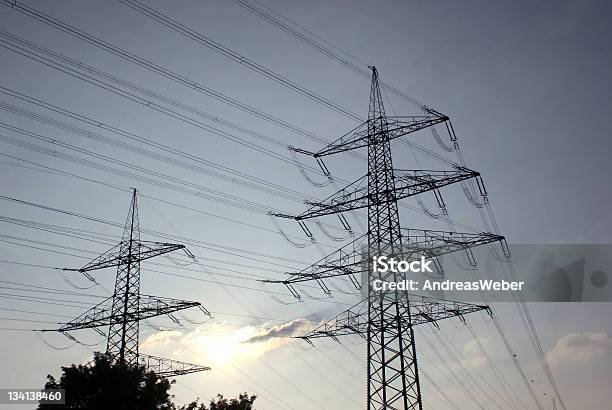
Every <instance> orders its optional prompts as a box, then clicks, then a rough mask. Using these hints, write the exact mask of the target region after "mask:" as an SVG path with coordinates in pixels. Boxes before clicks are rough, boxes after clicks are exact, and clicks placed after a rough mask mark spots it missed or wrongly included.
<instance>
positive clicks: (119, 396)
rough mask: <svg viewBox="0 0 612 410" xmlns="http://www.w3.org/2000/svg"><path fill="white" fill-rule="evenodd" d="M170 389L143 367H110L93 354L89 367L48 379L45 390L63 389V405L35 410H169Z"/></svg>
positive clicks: (67, 369) (74, 368)
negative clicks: (64, 401) (64, 394)
mask: <svg viewBox="0 0 612 410" xmlns="http://www.w3.org/2000/svg"><path fill="white" fill-rule="evenodd" d="M170 385H171V382H170V381H169V380H168V379H166V378H159V377H157V376H156V375H155V373H153V372H147V371H146V369H145V368H144V366H128V365H121V364H114V363H113V362H112V361H111V360H109V357H108V356H106V355H104V354H101V353H95V354H94V360H93V363H92V364H91V365H74V364H73V365H72V366H70V367H62V376H61V378H60V380H59V381H57V380H56V379H55V378H54V377H53V376H51V375H48V376H47V382H46V383H45V389H65V390H66V403H65V404H63V405H62V404H40V405H39V407H38V409H40V410H62V409H88V410H98V409H99V410H102V409H121V410H123V409H125V410H128V409H130V410H136V409H143V410H144V409H147V410H149V409H151V410H173V409H175V407H174V405H173V404H172V402H171V401H170V398H171V396H170V395H169V393H168V390H170Z"/></svg>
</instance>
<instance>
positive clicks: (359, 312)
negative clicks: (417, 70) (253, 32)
mask: <svg viewBox="0 0 612 410" xmlns="http://www.w3.org/2000/svg"><path fill="white" fill-rule="evenodd" d="M371 68H372V83H371V89H370V106H369V113H368V120H367V121H366V122H364V123H363V124H361V125H360V126H359V127H357V128H356V129H354V130H353V131H351V132H349V133H348V134H345V135H344V136H342V137H341V138H339V139H338V140H336V141H334V142H332V143H330V144H329V145H327V146H326V147H325V148H323V149H322V150H320V151H318V152H314V153H313V152H309V151H306V150H302V149H295V151H297V152H299V153H302V154H307V155H312V156H313V157H314V158H315V159H316V160H317V162H318V163H319V165H320V166H321V169H322V170H323V172H324V173H326V174H328V171H327V167H326V166H325V165H324V164H323V161H322V159H323V157H325V156H328V155H332V154H337V153H341V152H346V151H350V150H354V149H358V148H367V153H368V172H367V174H366V175H365V176H364V177H362V178H360V179H358V180H357V181H355V182H353V183H352V184H350V185H348V186H347V187H346V188H344V189H342V190H340V191H339V192H337V193H335V194H333V195H331V196H330V197H328V198H326V199H324V200H323V201H321V202H309V203H308V204H309V205H310V208H309V209H308V210H306V211H305V212H303V213H301V214H299V215H297V216H291V215H287V214H278V213H272V214H271V215H274V216H279V217H285V218H292V219H295V220H296V221H298V223H299V224H300V226H301V227H302V229H304V231H305V232H306V234H307V235H308V236H311V234H310V231H309V230H308V227H307V226H306V224H305V223H304V221H305V220H308V219H311V218H316V217H321V216H325V215H332V214H336V215H338V216H339V217H340V220H341V222H342V224H343V225H344V227H348V222H347V221H346V218H345V217H344V216H342V213H343V212H347V211H352V210H356V209H362V208H367V210H368V212H367V215H368V231H367V233H366V234H365V235H364V236H362V237H360V238H358V239H356V240H355V241H353V242H351V243H350V244H348V245H346V246H345V247H343V248H341V249H339V250H338V251H336V252H334V253H332V254H330V255H328V256H326V257H324V258H323V259H321V260H320V261H318V262H316V263H314V264H313V265H311V266H309V267H307V268H306V269H304V270H302V271H300V272H292V273H289V275H290V276H289V278H288V279H286V280H281V281H269V282H277V283H284V284H285V285H287V287H288V288H289V290H290V291H291V293H292V294H293V295H294V296H296V297H298V298H299V293H298V292H297V290H296V289H295V287H294V285H295V284H297V283H300V282H305V281H316V282H318V284H319V285H320V286H321V287H322V289H323V291H324V292H326V293H329V289H328V288H327V287H326V285H325V283H324V282H323V280H324V279H328V278H332V277H338V276H347V277H349V278H350V279H351V281H352V282H353V283H354V284H355V285H356V286H358V282H357V279H356V275H357V274H358V273H364V272H367V273H368V274H367V275H368V280H367V282H368V289H367V296H366V297H365V298H364V300H362V301H361V302H359V303H358V304H357V305H355V306H353V307H352V308H350V309H348V310H347V311H345V312H344V313H342V314H340V315H339V316H337V317H336V318H334V319H332V320H330V321H328V322H327V323H324V324H323V325H321V326H319V327H318V328H316V329H314V330H312V331H310V332H309V333H307V334H306V335H304V336H302V337H301V338H303V339H306V340H308V341H310V339H315V338H320V337H332V338H334V339H336V338H337V337H338V336H344V335H349V334H359V335H361V336H362V337H364V338H365V339H366V340H367V363H368V365H367V378H368V383H367V408H368V410H378V409H422V399H421V389H420V381H419V372H418V367H417V352H416V347H415V340H414V326H417V325H419V324H423V323H434V324H435V323H436V322H437V321H439V320H442V319H446V318H451V317H460V318H461V317H462V316H463V315H465V314H467V313H472V312H476V311H480V310H488V307H487V306H480V305H474V304H469V303H460V302H453V301H446V300H441V299H435V298H430V297H425V296H414V295H409V294H408V293H407V292H406V291H391V290H388V289H384V288H383V289H381V290H374V289H373V288H372V286H371V284H372V282H373V281H374V280H376V279H378V280H382V281H385V282H399V281H402V280H404V279H405V276H404V274H401V273H398V272H393V271H391V270H389V271H387V272H385V273H380V272H372V269H371V268H372V266H371V264H372V257H373V256H382V255H385V256H388V257H389V258H391V257H393V258H395V259H398V260H402V259H404V260H405V259H407V258H410V257H411V256H415V255H423V256H426V257H430V258H434V262H435V264H436V267H437V268H438V271H440V272H441V265H440V264H439V262H438V261H437V257H438V256H441V255H444V254H447V253H451V252H457V251H465V252H466V253H467V255H468V259H469V260H470V262H472V263H475V260H474V257H473V255H472V253H471V250H470V248H472V247H474V246H478V245H483V244H486V243H491V242H495V241H501V242H502V245H503V243H504V242H503V241H504V238H503V237H502V236H499V235H494V234H490V233H477V234H469V233H457V232H442V231H428V230H418V229H402V228H401V227H400V221H399V213H398V201H399V200H402V199H404V198H408V197H411V196H414V195H418V194H420V193H423V192H427V191H433V192H434V194H435V195H436V198H437V199H438V202H439V203H440V201H441V196H440V194H439V192H438V190H439V189H440V188H442V187H445V186H447V185H451V184H455V183H458V182H461V181H466V180H469V179H476V182H477V184H478V187H479V189H480V192H481V194H483V195H486V191H484V185H483V184H482V181H481V180H480V174H479V173H478V172H476V171H472V170H470V169H467V168H465V167H461V166H458V165H457V166H455V169H454V170H452V171H429V170H405V169H396V168H394V167H393V161H392V156H391V141H392V140H393V139H396V138H399V137H401V136H405V135H407V134H411V133H413V132H416V131H419V130H422V129H425V128H428V127H431V126H434V125H436V124H440V123H444V122H446V121H448V117H446V116H444V115H442V114H440V113H438V112H437V111H435V110H432V109H429V108H424V112H425V114H424V115H422V116H411V117H400V118H390V117H387V116H386V114H385V110H384V105H383V101H382V96H381V92H380V87H379V83H378V73H377V71H376V68H375V67H371ZM364 249H365V251H364Z"/></svg>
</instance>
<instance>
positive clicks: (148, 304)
mask: <svg viewBox="0 0 612 410" xmlns="http://www.w3.org/2000/svg"><path fill="white" fill-rule="evenodd" d="M177 250H183V251H184V252H185V253H186V254H187V256H189V257H190V258H193V259H195V258H194V256H193V255H192V254H191V253H190V252H189V251H188V250H187V249H186V248H185V245H181V244H174V243H165V242H152V241H142V240H140V222H139V217H138V201H137V191H136V189H134V190H133V192H132V202H131V204H130V210H129V213H128V217H127V220H126V222H125V226H124V229H123V235H122V237H121V241H120V242H119V243H118V244H117V245H115V246H114V247H112V248H111V249H110V250H108V251H107V252H105V253H103V254H102V255H100V256H99V257H97V258H95V259H93V260H92V261H91V262H89V263H87V264H86V265H85V266H83V267H81V268H79V269H68V268H65V269H64V270H67V271H76V272H80V273H82V274H83V275H85V276H86V277H87V278H88V279H90V280H91V281H92V282H94V283H97V281H96V280H95V279H94V278H93V276H91V275H90V272H92V271H97V270H101V269H107V268H116V269H117V275H116V278H115V289H114V292H113V295H112V296H111V297H110V298H108V299H106V300H104V301H102V302H101V303H99V304H98V305H96V306H94V307H93V308H91V309H89V310H88V311H86V312H85V313H83V314H82V315H80V316H78V317H77V318H76V319H74V320H71V321H70V322H68V323H65V324H63V325H62V326H61V327H60V328H58V329H53V330H43V331H57V332H61V333H63V334H65V335H66V336H68V337H72V336H70V335H69V333H67V332H70V331H74V330H78V329H96V331H98V332H101V331H100V329H99V328H100V327H104V326H108V339H107V344H106V354H107V355H108V356H109V357H110V358H112V360H113V361H115V362H117V363H119V364H128V365H138V364H142V363H143V361H144V363H145V364H146V365H147V366H148V364H151V365H152V367H150V368H149V369H150V370H153V371H155V372H157V371H160V372H161V373H160V374H159V375H160V376H163V375H167V374H168V375H180V374H187V373H193V372H198V371H202V370H209V368H208V367H205V366H199V365H194V364H189V363H183V362H178V361H174V360H170V359H162V358H159V357H155V356H149V355H143V354H140V352H139V336H140V322H141V321H142V320H146V319H149V318H152V317H155V316H161V315H168V317H170V318H171V319H172V320H173V321H175V322H176V321H178V319H176V318H174V317H173V316H172V313H173V312H177V311H180V310H184V309H189V308H192V307H199V308H200V309H201V310H202V311H203V312H204V313H205V314H207V315H209V316H210V313H209V312H208V311H206V309H204V308H203V307H202V306H201V304H200V303H199V302H191V301H186V300H179V299H171V298H164V297H156V296H149V295H142V294H141V293H140V263H141V262H142V261H144V260H147V259H151V258H154V257H156V256H160V255H164V254H167V253H170V252H174V251H177Z"/></svg>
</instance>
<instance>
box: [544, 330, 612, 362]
mask: <svg viewBox="0 0 612 410" xmlns="http://www.w3.org/2000/svg"><path fill="white" fill-rule="evenodd" d="M606 356H608V357H612V337H610V335H608V333H607V332H582V333H568V334H566V335H564V336H562V337H561V338H560V339H559V340H558V341H557V345H556V346H555V347H554V348H553V349H552V350H551V351H550V352H548V354H547V357H548V360H550V361H551V362H552V363H557V364H559V363H577V362H578V363H587V362H589V361H591V360H593V359H594V358H598V357H606Z"/></svg>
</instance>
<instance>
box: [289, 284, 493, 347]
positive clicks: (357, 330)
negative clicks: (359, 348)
mask: <svg viewBox="0 0 612 410" xmlns="http://www.w3.org/2000/svg"><path fill="white" fill-rule="evenodd" d="M387 295H389V296H387V297H389V298H391V297H392V296H391V294H390V293H389V294H387ZM378 297H379V295H373V296H371V297H370V298H369V299H364V300H362V301H360V302H359V303H357V304H356V305H354V306H353V307H351V308H349V309H348V310H346V311H344V312H342V313H341V314H339V315H338V316H336V317H335V318H333V319H331V320H329V321H327V322H325V323H323V324H321V325H320V326H318V327H316V328H315V329H313V330H311V331H310V332H308V333H307V334H305V335H303V336H301V337H300V338H301V339H317V338H322V337H338V336H347V335H354V334H359V335H363V334H365V333H367V331H368V327H369V328H370V329H380V328H381V327H382V326H383V324H382V323H379V322H377V321H376V320H368V304H369V303H371V302H373V301H377V300H378V299H377V298H378ZM409 298H410V302H409V303H408V307H409V309H407V307H406V306H402V309H401V310H404V311H405V312H406V313H407V312H408V311H409V312H410V313H409V314H405V315H403V316H402V320H403V321H404V326H405V327H406V328H408V327H411V326H418V325H421V324H424V323H435V322H438V321H440V320H443V319H449V318H453V317H460V316H463V315H466V314H469V313H474V312H478V311H481V310H488V309H489V307H488V306H483V305H476V304H471V303H463V302H455V301H448V300H444V299H436V298H430V297H427V296H416V295H410V296H409ZM406 303H407V302H406Z"/></svg>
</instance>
